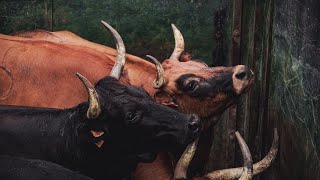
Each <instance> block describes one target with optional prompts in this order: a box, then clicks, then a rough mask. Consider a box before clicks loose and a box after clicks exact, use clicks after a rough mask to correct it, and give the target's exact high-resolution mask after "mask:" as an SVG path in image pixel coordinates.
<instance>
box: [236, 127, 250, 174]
mask: <svg viewBox="0 0 320 180" xmlns="http://www.w3.org/2000/svg"><path fill="white" fill-rule="evenodd" d="M235 134H236V137H237V140H238V143H239V146H240V149H241V152H242V158H243V172H242V175H241V177H240V178H239V180H250V179H252V157H251V153H250V150H249V148H248V145H247V144H246V142H245V141H244V140H243V138H242V137H241V135H240V133H239V132H238V131H237V132H236V133H235Z"/></svg>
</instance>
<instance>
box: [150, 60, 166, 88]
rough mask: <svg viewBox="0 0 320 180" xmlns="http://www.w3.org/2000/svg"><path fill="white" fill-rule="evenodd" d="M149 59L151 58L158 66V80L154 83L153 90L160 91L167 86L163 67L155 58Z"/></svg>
mask: <svg viewBox="0 0 320 180" xmlns="http://www.w3.org/2000/svg"><path fill="white" fill-rule="evenodd" d="M147 57H148V58H150V59H151V60H152V61H153V63H154V64H155V65H156V69H157V79H155V80H154V81H153V88H155V89H159V88H161V87H162V86H163V85H164V84H165V79H164V70H163V67H162V65H161V63H160V62H159V61H158V60H157V59H156V58H154V57H153V56H150V55H147Z"/></svg>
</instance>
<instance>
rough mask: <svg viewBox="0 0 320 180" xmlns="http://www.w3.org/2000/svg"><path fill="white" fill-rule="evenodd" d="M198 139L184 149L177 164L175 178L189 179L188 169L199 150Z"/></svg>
mask: <svg viewBox="0 0 320 180" xmlns="http://www.w3.org/2000/svg"><path fill="white" fill-rule="evenodd" d="M198 141H199V138H197V139H196V140H194V141H193V142H192V143H190V144H189V145H188V146H187V147H186V149H185V150H184V152H183V154H182V155H181V157H180V159H179V161H178V162H177V164H176V168H175V170H174V178H173V179H187V170H188V167H189V165H190V162H191V160H192V158H193V156H194V154H195V152H196V150H197V145H198Z"/></svg>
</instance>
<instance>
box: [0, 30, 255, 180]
mask: <svg viewBox="0 0 320 180" xmlns="http://www.w3.org/2000/svg"><path fill="white" fill-rule="evenodd" d="M173 30H174V35H175V41H176V47H175V50H174V52H173V53H172V55H171V57H170V58H169V59H166V60H165V61H164V62H163V63H162V66H159V65H158V66H157V71H156V68H155V66H154V64H152V63H150V62H148V61H145V60H143V59H141V58H139V57H136V56H133V55H129V54H127V55H126V58H127V60H126V65H125V68H124V73H123V76H122V78H121V81H122V82H123V83H127V84H131V85H135V86H138V87H142V88H144V89H145V90H146V91H147V92H148V93H149V95H150V96H153V97H154V98H155V100H156V101H158V102H159V103H162V104H165V105H168V106H172V107H174V108H176V109H178V110H179V111H181V112H185V113H194V114H197V115H199V116H200V117H210V116H213V115H216V114H219V113H221V112H223V110H224V109H226V108H227V107H228V106H230V105H231V104H232V103H234V101H235V100H237V98H238V97H239V96H240V95H241V94H243V93H244V92H246V91H247V90H248V88H250V86H251V84H252V83H253V79H254V75H253V73H252V71H251V70H250V69H249V68H248V67H246V66H243V65H238V66H234V67H207V65H205V64H204V63H202V62H198V61H193V60H191V59H190V57H189V56H182V55H181V53H182V52H183V51H184V42H183V37H182V35H181V33H180V31H179V30H178V29H177V28H176V27H175V26H174V25H173ZM0 47H1V50H0V104H10V105H25V106H41V107H52V108H66V107H72V106H74V105H75V104H78V103H80V102H82V101H84V100H86V99H87V94H86V92H85V91H84V90H83V91H79V89H82V88H77V87H81V86H82V84H81V83H80V82H78V81H77V79H76V77H75V76H74V74H75V73H76V72H79V73H81V74H83V75H84V76H86V77H88V79H89V81H91V82H97V81H98V80H99V79H101V78H103V77H104V76H105V75H106V74H109V72H110V71H111V68H112V66H113V64H114V59H115V57H116V50H114V49H112V48H109V47H106V46H103V45H99V44H96V43H92V42H89V41H87V40H84V39H82V38H80V37H79V36H77V35H75V34H73V33H71V32H67V31H61V32H47V31H41V30H40V31H31V32H26V33H18V34H16V36H6V35H0ZM179 60H180V61H179ZM155 72H158V75H156V73H155ZM156 76H158V78H157V81H156V82H155V83H154V80H155V79H156ZM208 148H209V147H208ZM144 166H146V167H147V168H144ZM151 169H154V171H153V170H151ZM149 172H153V173H152V176H153V177H161V179H162V178H163V179H169V178H172V175H173V168H172V166H171V161H170V158H168V156H167V154H160V155H159V156H158V159H157V160H156V161H155V162H154V163H151V164H143V165H140V166H139V167H138V170H137V173H136V174H135V175H136V178H137V179H144V178H145V179H148V175H146V174H148V173H149ZM157 173H158V174H159V176H157Z"/></svg>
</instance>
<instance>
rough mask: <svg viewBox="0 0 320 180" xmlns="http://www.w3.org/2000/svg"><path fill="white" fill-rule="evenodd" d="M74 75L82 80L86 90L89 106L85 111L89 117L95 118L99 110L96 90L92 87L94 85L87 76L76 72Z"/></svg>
mask: <svg viewBox="0 0 320 180" xmlns="http://www.w3.org/2000/svg"><path fill="white" fill-rule="evenodd" d="M76 75H77V76H78V78H79V79H80V80H81V81H82V83H83V84H84V86H85V87H86V89H87V91H88V96H89V108H88V111H87V117H88V118H89V119H94V118H97V117H98V116H99V114H100V112H101V109H100V103H99V98H98V94H97V91H96V90H95V89H94V86H93V85H92V84H91V83H90V82H89V81H88V79H87V78H85V77H84V76H82V75H81V74H80V73H77V74H76Z"/></svg>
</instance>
